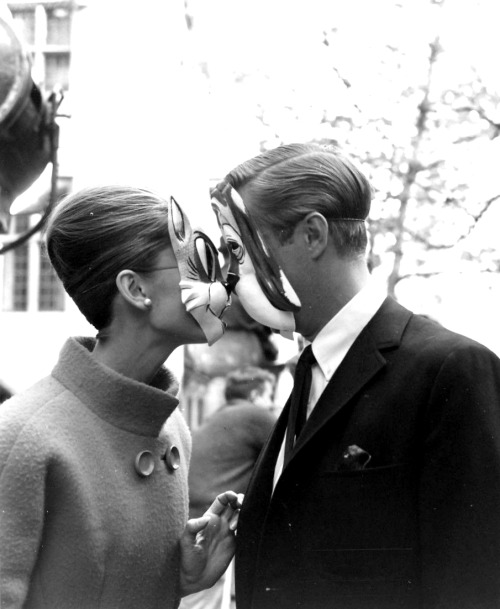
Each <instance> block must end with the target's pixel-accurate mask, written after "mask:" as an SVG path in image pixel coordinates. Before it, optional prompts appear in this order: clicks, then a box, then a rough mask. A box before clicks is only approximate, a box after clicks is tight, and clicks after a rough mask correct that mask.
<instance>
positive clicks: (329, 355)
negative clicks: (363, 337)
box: [312, 278, 387, 381]
mask: <svg viewBox="0 0 500 609" xmlns="http://www.w3.org/2000/svg"><path fill="white" fill-rule="evenodd" d="M386 296H387V294H386V291H385V289H383V288H382V286H381V285H379V284H378V283H377V282H376V281H374V279H373V278H370V280H369V281H368V283H367V284H366V285H365V286H364V287H363V288H362V289H361V290H360V291H359V292H358V293H357V294H356V295H355V296H354V297H353V298H352V299H351V300H350V301H349V302H348V303H347V304H346V305H345V306H344V307H343V308H342V309H341V310H340V311H339V312H338V313H337V314H336V315H335V316H334V317H332V319H331V320H330V321H329V322H328V323H327V324H326V325H325V326H324V327H323V328H322V329H321V331H320V332H319V333H318V335H317V336H316V338H315V339H314V341H313V342H312V349H313V353H314V356H315V357H316V361H317V362H318V365H319V367H320V369H321V371H322V372H323V374H324V376H325V379H326V380H327V381H329V380H330V378H331V377H332V375H333V373H334V372H335V370H336V369H337V367H338V366H339V364H340V362H341V361H342V360H343V359H344V357H345V355H346V354H347V352H348V351H349V349H350V348H351V346H352V344H353V343H354V341H355V340H356V338H357V337H358V336H359V335H360V334H361V331H362V330H363V328H364V327H365V326H366V324H367V323H368V322H369V321H370V320H371V318H372V317H373V316H374V315H375V313H376V312H377V311H378V309H379V308H380V306H381V305H382V303H383V301H384V300H385V298H386Z"/></svg>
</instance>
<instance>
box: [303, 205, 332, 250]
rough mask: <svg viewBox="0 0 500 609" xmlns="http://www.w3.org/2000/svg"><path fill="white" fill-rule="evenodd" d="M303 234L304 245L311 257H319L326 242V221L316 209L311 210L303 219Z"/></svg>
mask: <svg viewBox="0 0 500 609" xmlns="http://www.w3.org/2000/svg"><path fill="white" fill-rule="evenodd" d="M302 230H303V236H304V239H305V241H306V247H307V249H308V250H309V252H310V254H311V257H312V258H313V259H316V258H319V256H321V254H322V253H323V252H324V251H325V249H326V246H327V244H328V235H329V230H328V221H327V219H326V218H325V216H323V214H320V213H319V212H317V211H313V212H311V213H309V214H307V216H305V218H304V219H303V223H302Z"/></svg>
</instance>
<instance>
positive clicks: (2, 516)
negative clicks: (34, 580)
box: [0, 398, 46, 609]
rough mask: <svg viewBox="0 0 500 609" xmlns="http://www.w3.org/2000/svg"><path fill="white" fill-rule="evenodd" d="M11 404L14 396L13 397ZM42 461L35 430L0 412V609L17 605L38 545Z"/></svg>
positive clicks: (24, 594)
mask: <svg viewBox="0 0 500 609" xmlns="http://www.w3.org/2000/svg"><path fill="white" fill-rule="evenodd" d="M13 399H15V400H17V398H13ZM44 462H45V458H44V456H43V450H42V449H41V446H40V430H39V429H38V428H37V426H36V425H33V424H29V423H27V424H25V423H24V422H23V421H21V420H19V418H18V417H15V416H11V410H10V408H9V405H8V403H5V404H3V405H2V409H1V411H0V606H1V607H2V609H17V608H18V607H19V608H20V607H22V606H23V604H24V602H25V600H26V597H27V595H28V589H29V583H30V578H31V573H32V571H33V568H34V565H35V561H36V558H37V554H38V550H39V547H40V544H41V538H42V529H43V520H44V513H45V507H44V496H45V478H46V477H45V468H44Z"/></svg>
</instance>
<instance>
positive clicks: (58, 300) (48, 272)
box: [38, 243, 64, 311]
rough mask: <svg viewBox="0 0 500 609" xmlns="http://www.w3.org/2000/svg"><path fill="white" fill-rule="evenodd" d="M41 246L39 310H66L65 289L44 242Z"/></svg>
mask: <svg viewBox="0 0 500 609" xmlns="http://www.w3.org/2000/svg"><path fill="white" fill-rule="evenodd" d="M38 247H39V248H40V284H39V290H38V310H39V311H64V289H63V286H62V284H61V282H60V281H59V278H58V277H57V275H56V273H55V271H54V269H53V268H52V265H51V264H50V261H49V258H48V256H47V254H46V253H45V252H44V248H43V245H42V243H39V246H38Z"/></svg>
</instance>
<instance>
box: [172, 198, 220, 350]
mask: <svg viewBox="0 0 500 609" xmlns="http://www.w3.org/2000/svg"><path fill="white" fill-rule="evenodd" d="M168 214H169V215H168V224H169V233H170V242H171V243H172V249H173V253H174V255H175V259H176V261H177V266H178V269H179V276H180V282H179V287H180V293H181V300H182V303H183V304H184V306H185V309H186V311H187V312H189V313H190V314H191V316H192V317H193V318H194V319H195V320H196V322H197V323H198V324H199V326H200V328H201V329H202V330H203V333H204V335H205V338H206V341H207V342H208V344H209V345H212V344H213V343H214V342H216V341H217V340H218V339H219V338H221V336H222V335H223V334H224V330H225V328H226V326H225V323H224V321H223V320H222V318H223V315H224V312H225V311H226V309H227V308H228V307H229V306H230V304H231V296H230V294H229V290H227V289H226V286H225V283H224V281H223V278H222V271H221V268H220V265H219V259H218V251H217V249H216V247H215V245H214V244H213V243H212V241H211V240H210V238H209V237H208V236H207V235H206V234H205V233H204V232H203V231H201V230H193V229H192V228H191V225H190V223H189V220H188V218H187V216H186V215H185V213H184V212H183V210H182V208H181V207H180V205H179V204H178V203H177V201H176V200H175V199H174V198H173V197H171V198H170V201H169V209H168Z"/></svg>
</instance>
